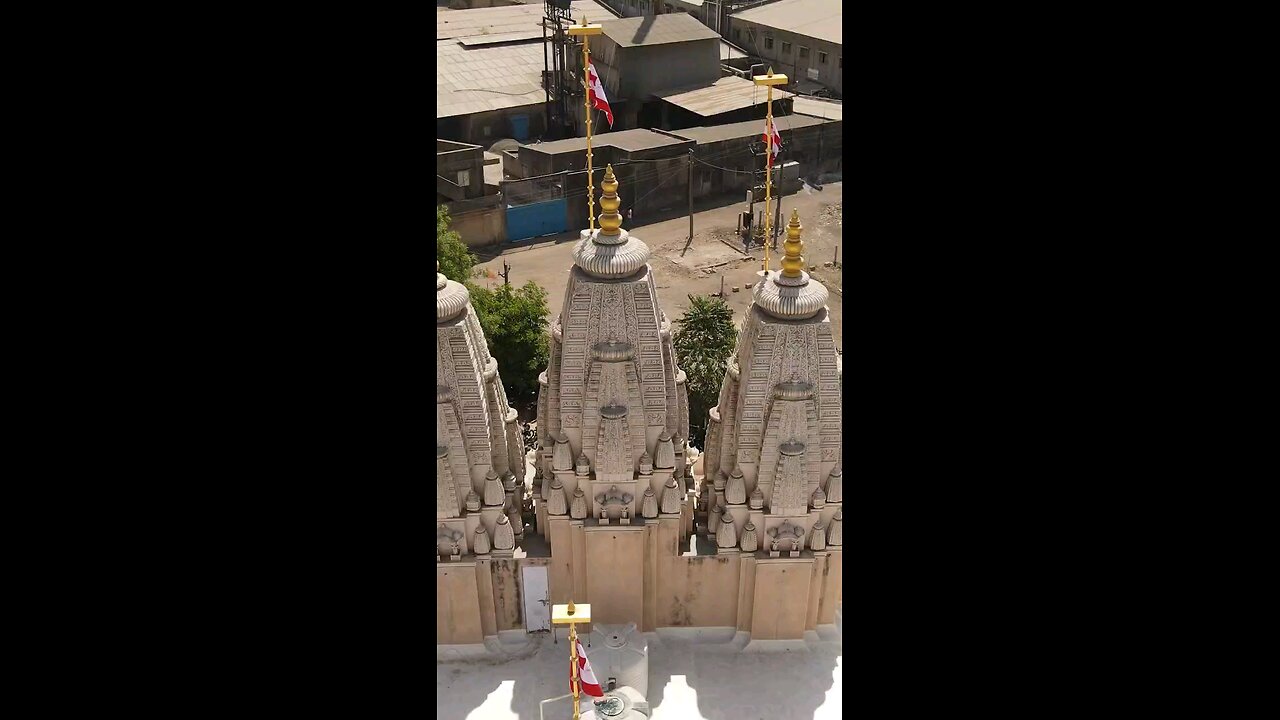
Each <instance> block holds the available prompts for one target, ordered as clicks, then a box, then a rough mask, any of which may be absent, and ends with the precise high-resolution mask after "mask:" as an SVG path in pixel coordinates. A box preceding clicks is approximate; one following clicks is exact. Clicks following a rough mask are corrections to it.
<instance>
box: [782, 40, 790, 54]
mask: <svg viewBox="0 0 1280 720" xmlns="http://www.w3.org/2000/svg"><path fill="white" fill-rule="evenodd" d="M782 54H783V55H790V54H791V43H789V42H783V43H782Z"/></svg>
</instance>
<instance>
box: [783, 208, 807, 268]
mask: <svg viewBox="0 0 1280 720" xmlns="http://www.w3.org/2000/svg"><path fill="white" fill-rule="evenodd" d="M802 229H803V228H802V227H801V225H800V211H799V210H797V209H795V208H792V209H791V222H789V223H787V239H786V242H784V243H782V249H783V251H784V252H785V253H786V255H785V257H783V258H782V274H783V275H784V276H785V277H789V278H798V277H800V273H801V269H802V268H803V267H804V257H802V256H801V255H800V253H801V252H803V251H804V243H803V242H802V241H801V240H800V231H801V230H802Z"/></svg>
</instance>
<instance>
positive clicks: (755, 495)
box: [749, 485, 764, 510]
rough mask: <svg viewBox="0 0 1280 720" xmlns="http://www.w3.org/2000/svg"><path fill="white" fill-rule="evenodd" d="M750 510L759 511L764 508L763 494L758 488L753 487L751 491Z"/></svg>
mask: <svg viewBox="0 0 1280 720" xmlns="http://www.w3.org/2000/svg"><path fill="white" fill-rule="evenodd" d="M749 504H750V506H751V509H752V510H759V509H760V508H763V507H764V493H763V492H761V491H760V486H759V485H757V486H755V489H753V490H752V491H751V502H750V503H749Z"/></svg>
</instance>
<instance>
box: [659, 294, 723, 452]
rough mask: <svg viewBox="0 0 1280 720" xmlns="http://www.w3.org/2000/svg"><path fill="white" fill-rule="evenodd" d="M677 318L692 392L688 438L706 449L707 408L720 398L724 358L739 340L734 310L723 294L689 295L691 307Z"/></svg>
mask: <svg viewBox="0 0 1280 720" xmlns="http://www.w3.org/2000/svg"><path fill="white" fill-rule="evenodd" d="M677 322H678V323H679V324H680V329H679V330H676V334H675V338H674V339H673V340H674V345H675V351H676V362H677V363H678V364H679V365H680V369H681V370H684V373H685V377H686V379H685V388H686V389H687V390H688V392H689V442H690V443H692V444H693V445H694V446H695V447H698V448H701V449H703V450H705V449H706V439H707V422H708V420H707V412H708V411H709V410H711V408H713V407H715V406H716V403H718V402H719V401H720V385H721V384H722V383H723V382H724V373H725V362H726V361H727V360H728V359H729V356H730V355H732V354H733V348H734V345H735V344H736V343H737V331H736V330H735V329H734V327H733V310H732V309H730V307H729V305H728V303H726V302H725V301H724V300H722V299H721V298H707V297H701V296H695V295H690V296H689V309H688V310H686V311H685V313H684V315H682V316H681V317H680V319H679V320H678V321H677Z"/></svg>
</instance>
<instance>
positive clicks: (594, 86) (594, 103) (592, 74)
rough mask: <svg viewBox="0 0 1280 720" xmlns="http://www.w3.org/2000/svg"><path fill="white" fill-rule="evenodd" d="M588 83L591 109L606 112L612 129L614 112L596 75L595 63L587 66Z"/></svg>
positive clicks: (605, 115)
mask: <svg viewBox="0 0 1280 720" xmlns="http://www.w3.org/2000/svg"><path fill="white" fill-rule="evenodd" d="M587 81H588V83H589V85H588V89H589V91H590V93H589V94H590V96H591V107H593V108H595V109H597V110H603V111H604V117H605V119H606V120H608V121H609V127H610V129H612V128H613V110H611V109H610V108H609V98H607V97H605V94H604V85H602V84H601V83H600V76H599V75H597V74H596V66H595V65H594V64H593V63H588V64H587Z"/></svg>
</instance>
